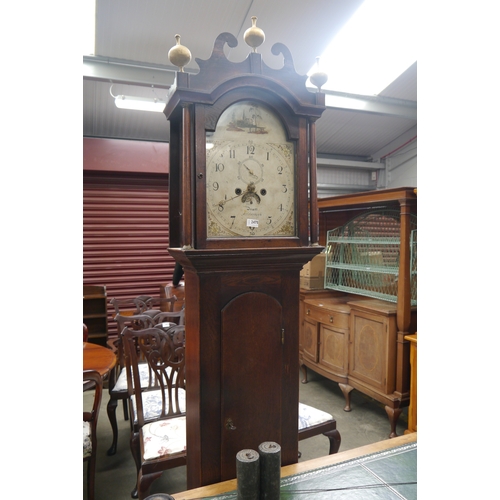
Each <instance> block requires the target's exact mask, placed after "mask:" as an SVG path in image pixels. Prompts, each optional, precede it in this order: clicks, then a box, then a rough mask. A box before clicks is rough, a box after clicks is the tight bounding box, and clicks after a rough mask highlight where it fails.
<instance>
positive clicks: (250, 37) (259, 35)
mask: <svg viewBox="0 0 500 500" xmlns="http://www.w3.org/2000/svg"><path fill="white" fill-rule="evenodd" d="M243 39H244V40H245V42H246V43H247V45H249V46H250V47H252V49H253V51H254V52H257V47H258V46H259V45H262V43H263V42H264V40H265V39H266V35H265V34H264V32H263V31H262V30H261V29H260V28H257V17H256V16H252V27H251V28H248V29H247V30H246V31H245V34H244V35H243Z"/></svg>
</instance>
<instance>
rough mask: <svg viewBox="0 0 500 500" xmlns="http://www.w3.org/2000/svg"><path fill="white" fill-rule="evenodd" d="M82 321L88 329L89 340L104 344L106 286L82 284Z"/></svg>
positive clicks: (106, 328)
mask: <svg viewBox="0 0 500 500" xmlns="http://www.w3.org/2000/svg"><path fill="white" fill-rule="evenodd" d="M83 323H84V324H85V325H86V326H87V328H88V331H89V340H88V341H89V342H93V343H94V344H99V345H102V346H106V342H107V340H108V314H107V298H106V287H105V286H99V285H83Z"/></svg>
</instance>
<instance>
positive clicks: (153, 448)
mask: <svg viewBox="0 0 500 500" xmlns="http://www.w3.org/2000/svg"><path fill="white" fill-rule="evenodd" d="M141 433H142V443H143V450H144V451H143V460H153V459H155V458H160V457H166V456H168V455H175V454H176V453H185V452H186V417H185V416H182V417H176V418H170V419H168V420H158V421H156V422H152V423H150V424H146V425H144V426H143V428H142V430H141Z"/></svg>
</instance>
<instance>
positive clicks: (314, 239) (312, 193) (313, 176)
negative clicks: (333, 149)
mask: <svg viewBox="0 0 500 500" xmlns="http://www.w3.org/2000/svg"><path fill="white" fill-rule="evenodd" d="M309 183H310V187H309V203H310V205H309V206H310V218H311V245H318V234H319V211H318V178H317V170H316V122H315V121H313V120H311V121H310V122H309Z"/></svg>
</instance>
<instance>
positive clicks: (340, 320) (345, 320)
mask: <svg viewBox="0 0 500 500" xmlns="http://www.w3.org/2000/svg"><path fill="white" fill-rule="evenodd" d="M350 310H351V308H350V307H349V306H348V305H347V304H346V303H345V301H342V299H311V300H306V301H304V314H305V318H309V319H311V320H313V321H317V322H318V323H323V324H324V325H330V326H332V327H334V328H342V329H348V328H349V313H350Z"/></svg>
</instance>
